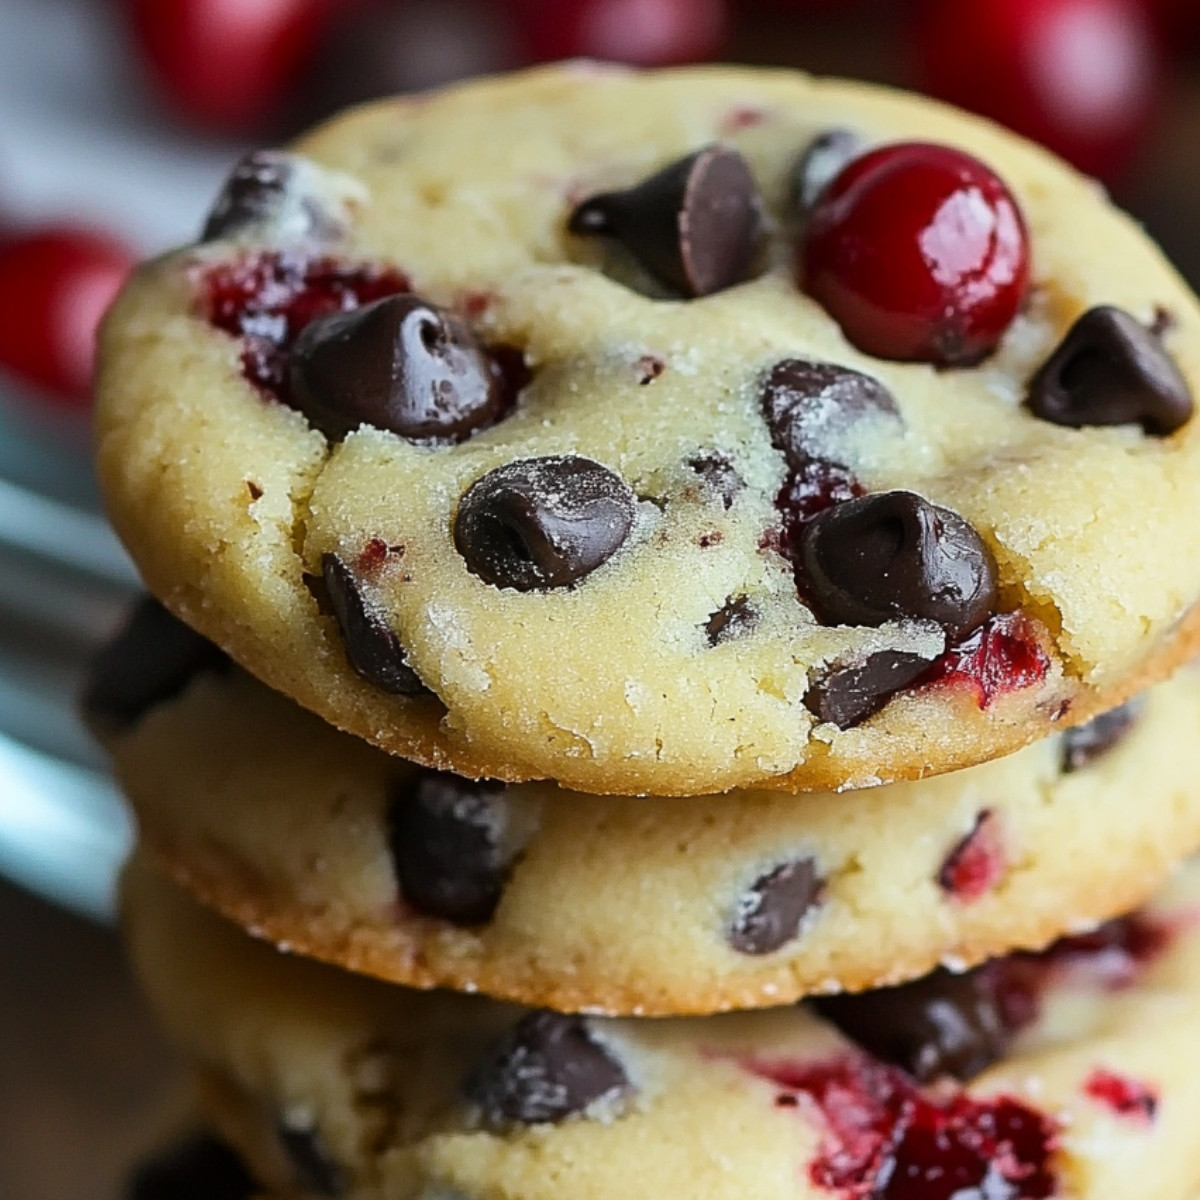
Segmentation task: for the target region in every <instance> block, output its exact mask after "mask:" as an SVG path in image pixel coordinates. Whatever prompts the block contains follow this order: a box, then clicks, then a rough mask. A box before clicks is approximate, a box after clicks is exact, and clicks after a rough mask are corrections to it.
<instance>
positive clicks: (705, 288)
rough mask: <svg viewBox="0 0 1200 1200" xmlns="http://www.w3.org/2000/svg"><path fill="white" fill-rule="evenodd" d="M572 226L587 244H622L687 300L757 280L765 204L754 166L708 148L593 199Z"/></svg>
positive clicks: (728, 152) (723, 149)
mask: <svg viewBox="0 0 1200 1200" xmlns="http://www.w3.org/2000/svg"><path fill="white" fill-rule="evenodd" d="M568 227H569V229H570V231H571V232H572V233H574V234H577V235H579V236H583V237H589V236H600V237H611V238H616V239H617V240H618V241H620V242H621V243H622V244H623V245H624V246H625V247H626V248H627V249H628V250H629V251H630V253H632V254H633V256H634V257H635V258H636V259H637V260H638V262H640V263H641V264H642V266H643V267H645V269H646V270H647V271H648V272H649V273H650V274H651V275H653V276H654V278H655V279H657V280H658V281H659V282H660V283H662V284H665V285H666V286H667V287H668V288H670V289H671V290H672V291H674V292H677V293H679V295H681V296H688V297H697V296H708V295H711V294H712V293H713V292H719V291H722V290H724V289H725V288H728V287H732V286H733V285H734V284H737V283H741V282H742V281H743V280H744V279H745V278H746V276H747V275H748V274H749V272H750V268H751V265H752V264H753V261H754V255H755V251H756V250H757V247H758V240H759V235H760V233H761V231H762V203H761V200H760V197H759V193H758V187H757V185H756V184H755V182H754V176H753V175H752V174H751V173H750V167H749V165H748V164H747V162H746V160H745V159H744V158H743V157H742V156H741V155H740V154H739V153H738V152H737V151H736V150H731V149H729V148H728V147H725V146H708V147H706V148H705V149H703V150H700V151H698V152H697V153H695V154H692V155H689V156H688V157H687V158H685V159H682V160H681V161H680V162H677V163H673V164H672V165H671V166H669V167H667V168H666V169H665V170H663V171H660V172H659V173H658V174H657V175H652V176H651V177H650V178H649V179H647V180H645V181H643V182H642V183H640V184H638V185H637V186H636V187H632V188H630V189H629V190H628V191H624V192H606V193H604V194H603V195H599V196H593V197H591V199H589V200H585V201H584V202H583V203H582V204H581V205H579V207H578V208H576V209H575V211H574V212H573V213H572V214H571V218H570V221H569V223H568Z"/></svg>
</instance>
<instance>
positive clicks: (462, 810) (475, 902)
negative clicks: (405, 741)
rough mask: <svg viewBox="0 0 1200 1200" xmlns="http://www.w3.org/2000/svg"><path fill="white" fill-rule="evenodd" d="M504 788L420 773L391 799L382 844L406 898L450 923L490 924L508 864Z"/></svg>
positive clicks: (509, 849) (453, 777) (509, 863)
mask: <svg viewBox="0 0 1200 1200" xmlns="http://www.w3.org/2000/svg"><path fill="white" fill-rule="evenodd" d="M507 822H508V806H507V803H506V801H505V798H504V786H503V784H499V783H490V782H482V783H475V782H472V781H471V780H468V779H462V778H460V777H459V776H457V775H451V774H449V773H447V772H441V771H423V772H422V773H421V774H420V775H418V776H417V778H416V779H415V780H411V781H408V782H407V783H406V784H405V785H404V786H403V787H402V789H401V790H400V791H399V792H398V793H397V794H396V795H395V796H393V798H392V803H391V806H390V808H389V810H388V839H389V843H390V845H391V850H392V861H393V862H394V863H395V864H396V875H397V878H398V880H399V884H400V892H401V894H402V895H403V896H404V899H405V900H406V901H408V903H409V904H411V905H412V906H413V908H415V909H416V910H417V911H418V912H420V913H423V914H424V915H426V916H430V917H440V918H441V919H442V920H445V921H451V922H453V923H454V924H455V925H479V924H482V923H483V922H485V921H490V920H491V918H492V914H493V913H494V912H495V911H496V905H497V904H499V903H500V895H501V893H502V891H503V890H504V883H505V880H506V879H507V877H508V871H509V868H510V866H511V865H512V860H513V857H514V855H513V851H512V848H510V847H509V846H507V845H506V844H505V833H506V827H507Z"/></svg>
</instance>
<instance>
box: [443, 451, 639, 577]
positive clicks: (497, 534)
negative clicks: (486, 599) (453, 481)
mask: <svg viewBox="0 0 1200 1200" xmlns="http://www.w3.org/2000/svg"><path fill="white" fill-rule="evenodd" d="M636 504H637V502H636V500H635V498H634V495H633V492H632V491H631V490H630V488H629V487H628V485H627V484H626V483H625V482H624V481H623V480H622V479H621V478H620V477H619V476H618V475H616V474H614V473H613V472H612V471H610V470H609V469H608V468H607V467H602V466H601V465H600V464H599V463H597V462H593V461H592V460H591V459H590V458H578V457H575V456H574V455H561V456H552V457H549V458H526V459H521V460H519V461H517V462H511V463H507V464H506V465H504V466H502V467H497V468H496V469H495V470H494V471H489V472H488V474H486V475H484V476H483V477H482V478H481V479H478V480H476V482H475V483H474V484H472V485H471V487H470V488H469V489H468V491H467V493H466V495H465V496H463V498H462V500H461V502H460V503H459V506H458V513H457V515H456V516H455V518H454V544H455V546H457V547H458V552H459V554H461V555H462V556H463V558H464V559H466V562H467V567H468V569H469V570H470V571H472V572H473V573H474V574H476V575H478V576H479V577H480V578H481V579H484V580H486V582H488V583H490V584H493V585H495V586H496V587H502V588H516V589H517V591H520V592H529V591H534V590H537V589H541V588H560V587H569V586H570V585H571V584H574V583H578V582H579V580H581V579H583V578H584V576H586V575H589V574H591V572H592V571H594V570H595V569H596V568H597V567H599V566H601V565H603V564H604V563H605V562H607V561H608V560H609V559H610V558H611V557H612V556H613V555H614V554H615V553H616V552H617V551H618V550H619V549H620V548H621V546H622V545H623V544H624V542H625V539H626V538H627V537H628V536H629V531H630V529H631V528H632V527H633V517H634V513H635V510H636Z"/></svg>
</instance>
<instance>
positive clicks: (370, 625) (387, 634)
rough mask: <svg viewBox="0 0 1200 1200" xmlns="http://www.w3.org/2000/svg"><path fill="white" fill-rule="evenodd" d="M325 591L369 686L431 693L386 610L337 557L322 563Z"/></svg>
mask: <svg viewBox="0 0 1200 1200" xmlns="http://www.w3.org/2000/svg"><path fill="white" fill-rule="evenodd" d="M321 569H322V573H323V576H324V580H325V591H326V594H327V595H328V597H329V603H330V605H331V607H332V608H333V613H334V616H336V617H337V622H338V625H339V626H340V627H341V631H342V641H343V642H344V643H345V646H346V657H347V658H348V659H349V660H350V665H351V666H352V667H353V668H354V669H355V671H357V672H358V673H359V674H360V675H361V676H362V677H363V678H364V679H365V680H366V681H367V682H368V683H372V684H374V685H375V686H376V687H377V688H379V689H380V690H381V691H384V692H390V693H392V694H393V695H397V696H420V695H424V694H426V693H428V692H429V689H428V688H427V687H426V686H425V684H424V683H422V682H421V679H420V677H419V676H418V675H417V673H416V671H414V670H413V669H412V667H410V666H409V665H408V656H407V655H406V654H405V652H404V647H403V646H402V645H401V644H400V639H399V638H398V637H397V636H396V634H395V631H394V630H393V629H392V628H391V626H390V625H389V624H388V621H387V617H386V615H385V614H384V613H383V611H382V610H381V609H380V608H379V607H378V606H377V605H376V604H374V603H372V601H371V600H370V598H369V597H368V596H367V595H366V593H365V592H364V591H363V587H362V583H361V582H360V581H359V580H358V579H357V578H356V576H355V575H354V573H353V572H352V571H351V570H350V568H349V567H348V566H347V565H346V564H345V563H344V562H343V561H342V560H341V558H339V557H338V556H337V555H336V554H326V555H325V557H324V558H322V560H321Z"/></svg>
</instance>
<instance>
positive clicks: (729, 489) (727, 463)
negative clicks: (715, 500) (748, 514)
mask: <svg viewBox="0 0 1200 1200" xmlns="http://www.w3.org/2000/svg"><path fill="white" fill-rule="evenodd" d="M687 465H688V466H689V467H691V469H692V470H693V471H695V472H696V474H697V475H699V476H700V478H701V480H702V481H703V483H704V486H705V488H707V489H708V491H710V492H712V493H713V495H714V496H718V497H719V498H720V500H721V503H722V504H723V505H724V506H725V508H726V509H729V508H732V507H733V502H734V501H735V500H736V499H737V498H738V496H740V495H741V493H742V491H743V490H744V489H745V487H746V481H745V480H744V479H743V478H742V477H741V475H740V474H739V473H738V469H737V467H735V466H734V465H733V461H732V460H731V459H730V458H728V457H727V456H726V455H724V454H721V453H720V452H718V451H716V450H708V451H705V452H704V453H703V454H697V455H696V456H695V457H694V458H689V459H688V461H687Z"/></svg>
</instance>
